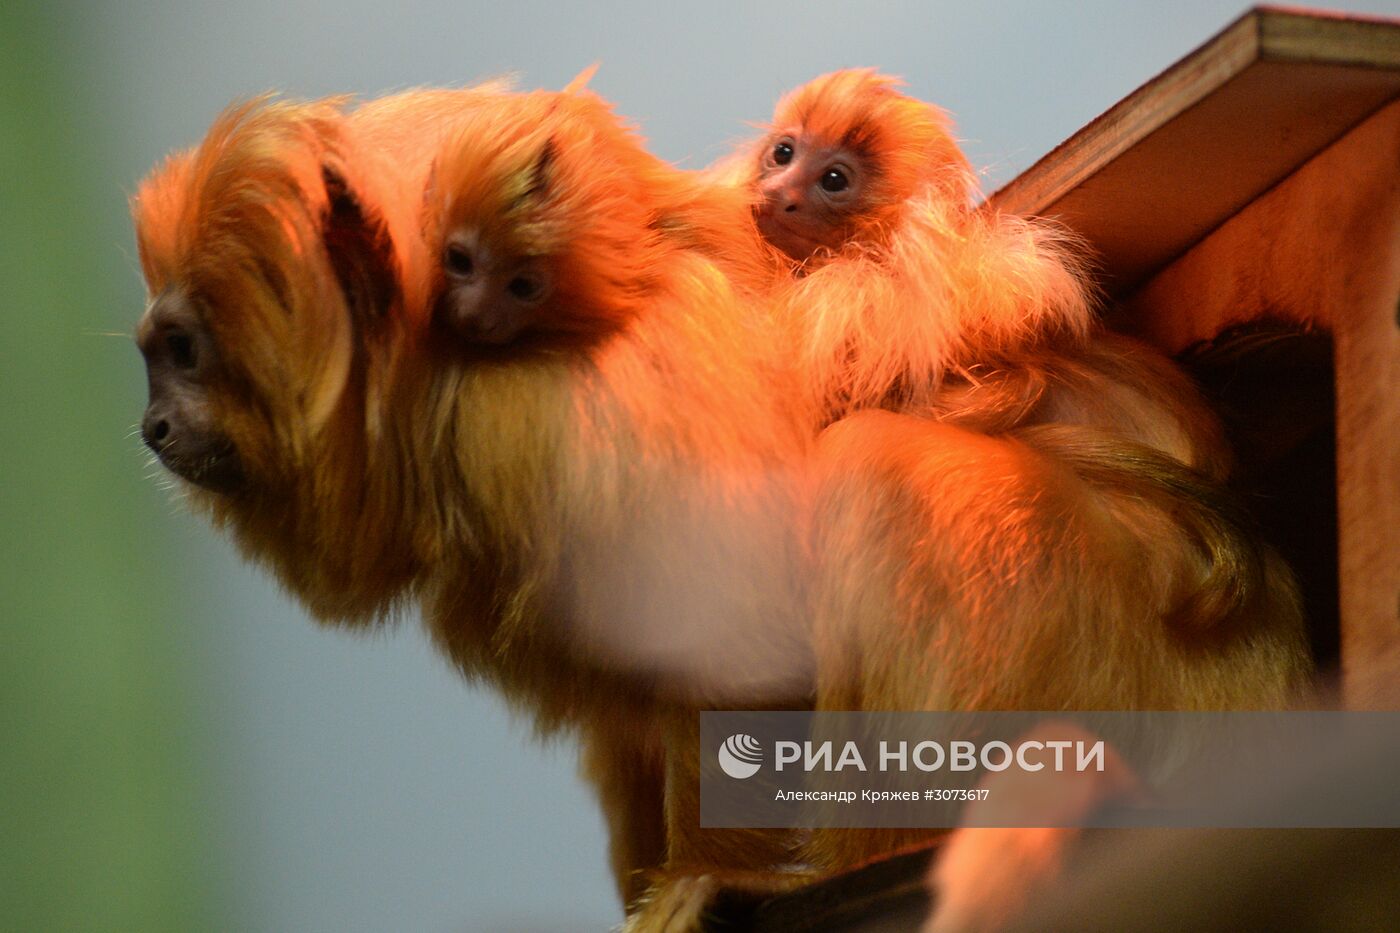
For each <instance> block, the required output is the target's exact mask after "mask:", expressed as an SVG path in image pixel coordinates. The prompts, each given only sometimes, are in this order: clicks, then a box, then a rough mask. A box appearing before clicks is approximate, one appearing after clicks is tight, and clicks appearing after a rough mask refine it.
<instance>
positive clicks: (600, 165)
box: [425, 69, 779, 349]
mask: <svg viewBox="0 0 1400 933" xmlns="http://www.w3.org/2000/svg"><path fill="white" fill-rule="evenodd" d="M590 75H591V69H590V71H587V72H585V73H584V74H583V75H580V76H579V77H578V78H576V79H574V81H573V82H571V84H570V85H569V87H568V88H566V89H565V90H564V91H563V92H558V93H554V92H537V93H534V94H518V95H513V96H505V97H502V101H503V102H507V103H506V105H507V106H508V107H509V108H510V109H511V110H512V111H513V112H515V113H517V114H521V115H528V117H529V118H528V119H524V120H520V121H515V120H512V122H511V123H510V126H511V127H512V128H515V129H516V130H517V133H518V135H517V136H506V135H502V134H501V132H500V131H498V130H487V131H485V132H487V133H488V134H489V136H490V138H485V139H480V140H467V139H466V138H465V137H462V138H460V139H459V140H458V142H459V143H461V151H464V152H471V153H473V154H475V155H476V157H477V158H479V159H483V160H484V159H494V160H496V163H495V164H497V165H509V166H511V167H512V173H511V174H502V173H500V172H498V173H496V174H493V175H492V176H491V177H489V178H485V177H473V176H472V174H471V172H473V171H475V170H476V167H475V166H473V167H466V166H464V164H463V160H460V159H459V160H451V159H443V160H441V161H440V162H439V164H437V165H436V166H435V168H434V170H433V174H432V179H431V182H430V184H429V186H428V192H427V195H426V199H425V201H426V203H427V205H428V210H427V214H426V219H425V223H427V224H428V225H430V226H429V227H428V239H429V240H431V241H434V242H436V241H437V240H439V239H440V240H441V246H440V252H439V253H438V257H439V259H440V260H441V265H440V276H439V277H438V278H434V275H433V274H432V273H430V274H429V276H428V278H429V279H430V280H432V281H434V282H435V284H440V286H441V287H440V288H439V289H438V300H437V304H436V305H435V308H434V313H435V316H436V318H437V320H438V322H439V324H440V325H442V327H443V329H444V330H445V331H446V332H447V333H449V334H451V335H454V336H455V337H456V338H458V339H459V341H460V343H461V344H464V345H466V346H468V347H476V348H497V349H499V348H505V347H510V348H512V349H520V348H545V349H548V348H559V347H566V346H568V345H571V344H586V343H589V342H591V341H596V340H599V339H602V338H605V337H607V336H608V335H610V334H612V333H614V332H615V331H617V330H618V329H619V328H621V327H623V326H625V325H626V324H627V322H628V321H630V320H631V319H632V318H634V317H635V316H636V314H637V305H638V303H639V302H645V301H649V300H651V292H650V290H651V287H652V286H653V285H654V284H655V283H656V282H657V281H659V280H660V279H661V278H663V277H664V276H665V275H667V274H668V271H669V270H666V269H664V268H663V264H664V262H665V260H666V259H667V258H669V257H670V256H671V255H672V253H673V251H674V248H675V247H677V246H681V247H686V248H692V247H693V248H694V249H696V250H698V251H699V252H701V253H703V254H705V255H707V256H708V257H709V258H710V259H711V260H712V261H714V262H716V263H717V264H719V265H720V266H721V267H722V268H723V270H724V273H725V275H726V277H727V278H728V279H729V281H730V284H731V285H733V286H734V287H739V288H744V289H747V290H751V291H754V292H763V291H765V290H766V289H767V288H768V287H769V285H770V284H771V283H773V282H776V281H777V276H778V273H779V268H778V266H777V265H776V264H774V263H772V262H771V261H769V259H768V257H766V256H765V255H764V250H763V247H762V242H761V240H760V239H759V237H758V235H757V233H756V231H755V230H754V229H753V228H752V225H751V224H750V223H749V222H748V219H747V216H746V214H747V196H746V195H745V194H744V193H743V192H742V191H739V190H736V189H731V188H723V187H716V186H712V185H710V184H708V183H707V182H706V181H705V180H704V179H702V178H700V177H698V176H697V175H695V174H694V173H690V172H683V171H680V170H678V169H675V168H673V167H672V166H670V165H667V164H666V163H664V162H662V161H661V160H659V159H657V158H655V157H653V156H652V155H650V154H649V153H647V152H646V151H645V149H644V148H643V147H642V146H641V145H640V143H639V141H637V140H635V138H634V137H633V136H632V132H633V131H632V130H630V129H629V128H627V127H626V126H624V125H623V124H622V123H621V122H620V121H618V120H617V119H616V118H615V117H614V116H613V114H612V112H611V110H609V109H608V108H607V107H605V106H600V102H601V99H600V98H598V97H597V96H596V95H594V94H592V93H591V92H589V91H588V90H586V88H585V87H584V85H585V84H586V83H587V80H588V77H589V76H590ZM561 113H567V114H568V119H567V120H564V121H562V122H561V121H560V120H558V119H556V115H558V114H561ZM532 121H533V122H532ZM543 126H548V127H552V128H553V129H554V131H555V133H556V134H557V135H556V136H554V137H548V136H541V135H540V130H539V127H543ZM623 139H626V140H627V142H626V144H625V145H619V144H617V143H618V142H619V141H620V140H623ZM469 143H470V144H469ZM526 156H528V157H529V159H531V160H533V161H527V160H526ZM592 158H597V159H598V161H597V162H595V163H593V164H586V163H585V162H584V160H587V159H592ZM558 178H567V179H569V181H568V183H567V184H566V183H561V182H559V181H558V180H557V179H558ZM461 204H471V205H473V208H474V209H475V210H476V211H477V214H478V216H479V217H480V218H484V219H483V220H482V221H481V222H479V223H475V224H466V223H464V222H462V219H461V218H459V217H457V216H455V215H454V213H453V211H455V210H457V209H458V208H457V207H455V206H454V205H461ZM444 205H445V206H446V207H445V208H444ZM583 243H587V244H588V248H586V249H584V248H579V244H583Z"/></svg>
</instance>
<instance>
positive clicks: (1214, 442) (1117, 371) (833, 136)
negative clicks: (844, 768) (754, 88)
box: [727, 69, 1229, 478]
mask: <svg viewBox="0 0 1400 933" xmlns="http://www.w3.org/2000/svg"><path fill="white" fill-rule="evenodd" d="M739 164H740V166H741V167H740V168H738V169H733V168H731V169H730V170H729V171H728V173H727V177H728V179H729V181H730V182H731V183H737V184H740V185H745V184H746V185H748V186H749V187H750V188H751V189H752V190H753V191H754V193H755V197H756V198H757V206H756V208H755V216H756V219H757V224H758V227H759V229H760V230H761V231H762V233H763V235H764V237H765V238H766V239H767V241H768V242H769V243H770V244H771V245H772V246H773V247H774V248H776V249H777V250H779V251H781V252H782V253H783V254H785V255H786V256H787V257H788V258H789V259H791V260H792V261H794V262H796V263H798V264H800V265H799V271H800V272H801V273H802V274H801V276H800V277H799V278H798V279H797V280H796V281H795V282H794V283H793V285H792V287H791V289H790V290H789V292H788V296H787V299H786V302H785V303H786V305H787V306H788V307H789V309H790V312H789V317H790V318H791V320H792V323H793V327H794V330H795V337H794V341H795V343H797V344H798V346H799V350H800V354H801V360H802V363H801V365H802V367H803V369H804V371H805V372H806V373H807V374H808V381H809V385H810V387H811V389H812V392H813V394H814V398H815V401H816V404H817V405H818V407H819V409H820V410H821V411H822V412H823V417H824V419H826V420H835V419H836V418H839V417H841V416H842V415H843V414H846V413H849V412H851V411H856V410H859V409H861V408H865V407H871V406H876V407H887V408H893V409H895V410H901V411H922V412H926V413H929V414H932V415H933V416H935V417H938V418H939V419H940V420H943V421H946V422H952V423H958V424H965V425H968V426H970V427H975V428H977V429H979V430H984V431H994V432H1001V431H1006V430H1010V429H1013V428H1016V427H1018V426H1022V425H1027V424H1042V423H1065V424H1087V425H1092V426H1096V427H1099V428H1102V429H1104V430H1108V431H1111V432H1114V433H1118V434H1121V435H1122V436H1124V437H1127V438H1131V439H1134V440H1138V441H1141V442H1142V443H1145V444H1148V445H1149V446H1152V447H1155V448H1158V449H1160V450H1163V451H1165V452H1167V453H1169V454H1171V455H1173V456H1175V457H1176V458H1177V459H1179V460H1181V461H1182V462H1184V463H1186V464H1188V465H1190V466H1192V467H1194V468H1196V469H1200V470H1202V471H1204V472H1205V473H1207V474H1209V475H1212V476H1215V477H1217V478H1219V477H1220V476H1223V475H1224V473H1225V471H1226V469H1227V468H1228V463H1229V457H1228V453H1227V450H1226V447H1225V445H1224V442H1223V439H1222V435H1221V431H1220V428H1219V426H1218V424H1217V422H1216V420H1215V418H1214V417H1213V416H1212V414H1211V413H1210V412H1209V411H1208V409H1207V407H1206V405H1205V403H1204V401H1203V400H1202V399H1201V398H1200V396H1199V394H1198V392H1197V391H1196V389H1195V388H1194V386H1192V385H1191V384H1190V382H1189V381H1188V380H1187V379H1186V377H1185V376H1184V375H1182V374H1181V373H1180V372H1179V371H1178V370H1176V368H1175V367H1174V366H1173V365H1172V364H1171V363H1170V362H1169V361H1167V360H1166V359H1165V358H1163V357H1162V356H1161V355H1160V354H1158V353H1156V352H1155V351H1153V350H1151V349H1150V348H1148V347H1146V346H1144V345H1142V344H1139V343H1137V342H1135V341H1132V340H1129V339H1127V338H1124V337H1120V336H1117V335H1112V334H1109V333H1107V332H1105V331H1104V330H1103V329H1102V327H1101V326H1100V325H1099V324H1098V323H1097V320H1096V318H1095V313H1094V305H1095V295H1094V289H1093V286H1092V284H1091V281H1090V278H1089V276H1088V274H1087V270H1086V268H1085V265H1084V259H1083V250H1082V249H1081V248H1080V247H1079V246H1078V245H1077V244H1076V243H1075V242H1074V240H1073V238H1071V237H1069V236H1067V235H1066V233H1065V232H1064V231H1062V230H1059V229H1057V228H1055V227H1053V226H1051V225H1049V224H1046V223H1043V222H1040V221H1035V220H1032V219H1028V218H1022V217H1016V216H1013V215H1007V214H1003V213H1000V212H997V211H995V210H993V209H991V208H988V207H983V208H982V209H980V210H975V209H973V205H972V198H973V195H974V194H975V192H976V187H977V186H976V180H975V177H974V175H973V173H972V171H971V168H970V166H969V164H968V162H967V160H966V158H965V157H964V156H963V154H962V152H961V150H960V149H959V148H958V145H957V143H956V141H955V140H954V139H953V136H952V133H951V126H950V123H949V120H948V118H947V116H946V114H944V112H943V111H941V110H939V109H938V108H936V107H934V106H932V105H930V104H926V103H923V102H922V101H919V100H916V99H914V98H912V97H910V96H908V95H906V94H904V93H902V92H901V91H900V83H899V82H898V81H897V80H896V79H894V78H890V77H887V76H884V75H880V74H877V73H875V72H874V71H873V70H870V69H862V70H847V71H838V72H833V73H831V74H828V75H823V76H822V77H819V78H817V79H815V80H813V81H811V82H809V83H807V84H805V85H803V86H802V87H800V88H798V89H796V90H795V91H792V92H791V93H789V94H787V95H785V96H784V97H783V98H782V100H781V101H779V103H778V105H777V108H776V110H775V112H774V114H773V118H772V123H771V129H770V131H769V133H768V134H767V135H766V136H765V137H764V138H763V139H762V140H760V141H759V142H758V143H757V144H756V145H754V146H752V147H750V148H748V149H746V150H745V153H744V154H743V157H742V158H741V160H740V163H739ZM744 166H746V169H745V168H744Z"/></svg>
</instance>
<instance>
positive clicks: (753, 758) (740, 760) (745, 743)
mask: <svg viewBox="0 0 1400 933" xmlns="http://www.w3.org/2000/svg"><path fill="white" fill-rule="evenodd" d="M719 766H720V769H721V770H723V771H724V773H725V774H727V775H729V776H730V777H732V778H739V779H740V780H742V779H743V778H749V777H753V776H754V775H755V774H757V773H758V769H759V768H761V767H762V766H763V746H762V745H760V744H758V739H756V738H754V737H753V736H751V735H745V734H744V733H742V732H738V733H735V734H734V735H731V736H730V737H729V738H727V739H725V740H724V744H723V745H721V746H720V747H719Z"/></svg>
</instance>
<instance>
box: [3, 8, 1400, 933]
mask: <svg viewBox="0 0 1400 933" xmlns="http://www.w3.org/2000/svg"><path fill="white" fill-rule="evenodd" d="M1324 5H1325V6H1329V7H1331V6H1333V5H1332V4H1324ZM1343 8H1346V9H1350V10H1355V11H1359V12H1372V13H1386V14H1391V15H1400V2H1396V0H1389V2H1375V0H1355V2H1351V3H1347V4H1345V5H1344V7H1343ZM1243 9H1244V8H1243V6H1241V5H1239V4H1236V3H1232V2H1214V0H1178V2H1174V3H1171V4H1167V3H1131V2H1108V0H1098V2H1081V3H1074V4H1068V3H1059V2H1049V0H1046V2H1015V3H983V4H968V3H948V2H907V3H880V2H871V0H866V2H860V3H835V2H809V3H786V4H776V3H774V4H763V5H761V6H760V5H758V4H730V3H710V4H697V3H688V4H685V5H683V6H674V7H673V6H669V5H663V4H643V3H597V4H592V5H585V4H572V5H564V4H559V5H553V4H544V3H537V2H514V3H490V4H479V3H471V2H465V0H455V2H442V0H435V2H426V0H424V2H412V0H411V2H403V3H388V2H379V3H371V2H355V3H347V4H341V5H337V4H331V3H315V2H287V0H282V2H268V0H260V2H253V3H243V4H230V3H216V2H209V0H199V2H189V3H157V2H128V3H111V4H106V5H82V4H72V3H56V4H32V3H27V2H20V3H18V4H16V3H14V2H11V3H8V4H5V5H4V7H3V8H2V9H0V101H3V110H0V298H2V299H3V305H0V308H3V311H2V312H0V313H3V314H4V315H5V328H4V337H3V343H0V399H3V408H0V411H3V419H4V420H3V422H0V428H3V431H4V433H3V436H4V442H3V443H2V444H0V548H3V551H0V723H2V724H3V726H0V728H3V732H2V733H0V779H3V784H0V847H3V848H2V850H0V859H2V860H0V928H12V929H16V930H40V929H45V930H47V929H71V930H99V929H101V930H107V929H111V930H143V931H156V930H167V929H168V930H193V929H201V930H203V929H208V930H216V929H217V930H259V931H261V930H266V931H282V930H295V931H352V930H356V931H358V930H366V931H380V930H396V931H397V930H403V931H449V930H471V931H475V930H483V931H576V930H602V929H605V928H607V927H608V926H610V925H612V924H614V923H616V922H617V921H618V920H619V919H620V911H619V909H618V907H617V905H616V903H615V901H614V896H613V893H612V887H611V883H610V881H609V879H608V877H607V872H606V868H605V858H604V839H603V832H602V826H601V821H600V819H599V817H598V815H597V812H596V809H595V807H594V805H593V802H592V800H591V799H590V796H589V794H588V792H587V790H586V789H585V788H584V787H583V786H582V785H581V784H580V783H579V781H578V780H577V779H576V778H575V776H574V748H573V747H572V746H571V745H570V744H568V743H564V742H556V743H554V744H550V745H541V744H539V743H537V742H535V741H534V740H533V739H532V738H531V737H530V731H529V728H528V724H526V723H523V722H521V721H519V720H517V719H513V718H512V717H511V716H510V715H508V713H507V712H506V711H505V710H504V709H503V707H502V705H501V704H500V703H499V702H498V701H497V700H496V699H495V698H494V697H493V696H492V695H491V694H490V693H488V692H486V691H483V690H480V689H473V688H469V687H468V686H466V685H465V684H463V683H462V682H460V680H459V679H458V678H457V677H456V676H455V675H454V674H453V673H452V672H451V671H450V670H449V669H448V666H447V665H446V663H445V662H443V661H442V660H440V659H439V658H437V657H436V656H435V655H434V654H433V652H432V651H431V649H430V648H429V646H428V645H427V643H426V640H425V638H424V637H423V635H422V633H421V632H420V631H419V629H418V627H417V624H416V622H410V623H408V624H403V625H401V626H399V627H398V628H397V629H395V630H385V631H381V632H377V633H374V634H371V635H369V636H360V637H355V636H351V635H348V634H346V633H343V632H337V631H329V630H322V629H319V628H317V627H316V625H314V624H313V623H312V622H311V621H309V620H308V619H307V617H306V616H305V614H304V613H303V612H302V611H301V610H300V609H299V608H298V607H297V606H296V605H294V604H293V603H291V602H290V601H289V600H288V599H287V598H286V597H284V596H283V595H281V594H280V593H279V592H278V591H277V589H276V587H275V586H274V585H273V584H272V583H271V582H270V580H269V579H268V578H267V577H266V576H264V575H263V574H261V573H260V572H258V571H257V570H256V569H254V568H251V567H249V566H246V565H245V564H243V563H242V562H241V561H240V560H239V559H238V557H237V556H236V555H235V554H234V553H233V551H232V548H231V547H230V546H229V545H228V544H227V543H226V542H225V541H224V540H222V539H221V538H219V537H217V536H216V535H215V534H214V533H213V532H212V531H210V530H209V529H207V528H206V527H204V526H203V525H202V524H199V523H197V522H196V521H194V520H193V519H191V518H190V517H189V516H187V515H184V514H181V513H180V510H179V508H178V507H177V506H176V505H174V504H173V503H172V502H171V499H170V496H169V494H168V493H167V492H166V491H165V490H163V489H162V488H161V486H160V484H159V482H158V481H157V479H156V476H157V471H155V470H153V469H152V468H151V467H149V466H148V461H147V458H146V456H145V455H144V454H143V452H142V450H141V447H140V443H139V440H138V439H137V438H136V436H135V434H134V433H132V430H133V428H134V426H135V423H136V421H137V420H138V418H139V417H140V413H141V410H142V407H143V405H144V394H145V386H144V375H143V372H142V368H141V365H140V362H139V358H138V356H137V353H136V351H135V349H134V347H133V345H132V344H131V342H130V340H129V338H128V337H127V336H126V335H127V334H128V333H129V331H130V329H131V327H132V325H133V324H134V322H135V321H136V319H137V317H138V315H139V314H140V311H141V307H142V301H143V291H142V287H141V283H140V278H139V275H138V270H137V266H136V261H135V255H134V253H135V250H134V246H133V244H132V237H131V233H130V228H129V223H128V220H127V216H126V198H127V196H128V195H129V194H130V193H131V192H132V191H133V190H134V187H135V184H136V182H137V180H138V179H139V178H140V177H141V176H142V175H143V174H144V173H145V172H146V171H147V170H148V169H149V168H150V167H151V166H152V165H153V164H154V163H155V162H156V161H157V160H158V159H160V158H161V157H162V156H163V155H164V154H166V153H167V152H169V151H171V150H172V149H175V148H178V147H184V146H188V145H192V144H194V143H196V142H197V141H198V140H199V138H200V136H201V134H202V132H203V131H204V129H205V128H206V127H207V126H208V124H209V122H210V121H211V120H212V119H213V117H214V115H215V114H216V113H217V112H218V111H219V110H220V109H221V108H222V107H223V106H224V105H226V104H227V103H228V102H229V101H230V100H232V99H234V98H237V97H240V96H245V95H249V94H254V93H258V92H260V91H264V90H269V89H275V90H279V91H283V92H285V93H288V94H291V95H296V96H316V95H323V94H329V93H340V92H356V93H360V94H367V95H373V94H379V93H382V92H385V91H391V90H395V89H402V88H406V87H410V86H413V85H419V84H437V85H451V84H457V83H462V82H467V81H471V80H474V79H478V78H482V77H486V76H491V75H496V74H500V73H505V72H513V73H515V74H516V75H518V77H519V81H520V83H521V85H522V86H524V87H537V86H546V87H558V86H560V85H562V84H563V83H564V82H565V81H567V80H568V79H569V78H570V77H572V76H573V75H574V74H575V73H576V72H578V71H579V70H580V69H582V68H584V67H585V66H587V65H589V64H590V63H592V62H595V61H596V62H600V63H601V66H602V67H601V70H600V71H599V72H598V75H597V77H596V78H595V80H594V82H593V87H594V88H595V89H597V90H598V91H599V92H600V93H602V94H603V95H604V96H606V97H608V98H611V99H612V100H614V101H615V102H616V103H617V105H618V108H619V109H620V111H621V112H622V113H624V114H626V115H628V116H629V117H631V118H633V119H634V120H635V121H636V122H637V123H639V124H640V126H641V127H642V129H643V131H644V133H645V134H646V136H647V137H648V138H649V139H650V140H651V142H652V145H653V146H654V148H655V150H656V151H657V152H658V153H659V154H661V155H662V156H664V157H666V158H668V159H672V160H676V161H678V162H680V163H682V164H684V165H687V166H692V167H698V166H702V165H704V164H706V163H707V162H709V161H710V160H712V159H713V158H715V157H716V156H718V155H720V154H723V153H724V152H726V151H727V149H728V147H729V146H730V145H731V144H732V143H733V141H734V140H736V139H739V138H742V137H744V136H745V135H746V134H747V133H748V132H749V130H748V128H747V126H746V121H759V120H763V119H764V118H766V117H767V115H768V114H769V112H770V109H771V107H772V104H773V102H774V100H775V99H776V98H777V96H778V95H779V94H780V93H781V92H782V91H783V90H785V89H787V88H790V87H792V86H794V85H796V84H798V83H801V82H802V81H804V80H806V79H808V78H811V77H813V76H814V75H816V74H818V73H821V72H823V71H828V70H831V69H833V68H839V67H843V66H860V65H873V66H877V67H879V68H881V69H883V70H885V71H887V72H891V73H894V74H898V75H902V76H903V77H905V78H906V79H907V80H908V82H909V88H910V91H911V92H912V93H913V94H915V95H917V96H919V97H922V98H925V99H928V100H932V101H935V102H937V103H940V104H942V105H943V106H944V107H946V108H948V109H949V110H951V111H952V112H953V114H954V115H955V117H956V119H957V123H958V128H959V131H960V135H961V136H962V137H963V139H964V140H965V141H966V148H967V151H968V153H969V155H970V156H971V158H972V160H973V161H974V163H976V164H977V165H979V166H982V167H983V168H984V174H985V179H986V182H987V186H988V187H989V188H994V187H996V186H997V185H999V184H1001V183H1004V182H1005V181H1007V180H1009V179H1010V178H1012V177H1014V176H1015V174H1016V173H1017V172H1019V171H1021V170H1023V169H1024V168H1026V167H1027V166H1029V165H1030V164H1031V163H1032V162H1033V161H1035V160H1036V159H1037V158H1039V157H1040V156H1041V155H1042V154H1044V153H1045V152H1046V151H1048V150H1049V149H1050V148H1051V147H1052V146H1054V145H1055V144H1056V143H1058V142H1060V141H1061V140H1062V139H1064V138H1065V137H1066V136H1067V135H1069V134H1070V133H1072V132H1073V131H1075V130H1076V129H1078V128H1079V127H1080V126H1082V125H1083V124H1084V123H1085V122H1087V121H1088V120H1090V119H1092V118H1093V117H1094V116H1095V115H1097V114H1098V113H1100V112H1101V111H1103V110H1104V109H1105V108H1107V107H1108V106H1110V105H1111V104H1113V103H1114V102H1115V101H1117V100H1118V99H1119V98H1121V97H1123V96H1124V95H1125V94H1127V93H1128V92H1129V91H1131V90H1132V89H1133V88H1134V87H1136V86H1137V85H1139V84H1140V83H1142V82H1143V81H1145V80H1147V79H1148V78H1150V77H1152V76H1153V75H1154V74H1155V73H1157V72H1158V71H1159V70H1161V69H1162V68H1164V67H1165V66H1167V65H1169V64H1171V63H1172V62H1173V61H1175V60H1176V59H1177V58H1179V57H1180V56H1182V55H1183V54H1185V53H1186V52H1188V51H1190V50H1191V49H1192V48H1194V47H1195V46H1196V45H1198V44H1199V43H1201V42H1202V41H1204V40H1205V39H1206V38H1208V37H1209V36H1210V35H1212V34H1213V33H1215V32H1216V31H1217V30H1219V29H1220V28H1221V27H1223V26H1224V25H1225V24H1226V23H1227V22H1228V21H1230V20H1231V19H1233V18H1234V17H1235V16H1236V15H1237V14H1238V13H1240V12H1241V11H1242V10H1243Z"/></svg>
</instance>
